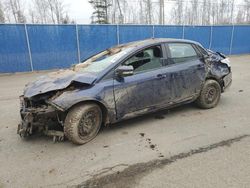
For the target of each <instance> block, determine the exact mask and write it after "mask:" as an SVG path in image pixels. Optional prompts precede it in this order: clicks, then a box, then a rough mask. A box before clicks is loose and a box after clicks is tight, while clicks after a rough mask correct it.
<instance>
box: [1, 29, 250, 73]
mask: <svg viewBox="0 0 250 188" xmlns="http://www.w3.org/2000/svg"><path fill="white" fill-rule="evenodd" d="M151 37H155V38H158V37H162V38H184V39H191V40H195V41H198V42H200V43H201V44H202V45H203V46H204V47H206V48H210V49H212V50H214V51H220V52H223V53H225V54H244V53H250V25H237V26H173V25H39V24H38V25H33V24H27V25H25V24H0V73H8V72H24V71H32V70H48V69H56V68H66V67H69V66H71V65H72V64H75V63H77V62H79V61H80V60H82V59H85V58H87V57H89V56H91V55H93V54H94V53H96V52H99V51H101V50H104V49H106V48H109V47H111V46H114V45H117V44H122V43H126V42H130V41H134V40H142V39H146V38H151Z"/></svg>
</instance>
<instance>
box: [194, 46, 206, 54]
mask: <svg viewBox="0 0 250 188" xmlns="http://www.w3.org/2000/svg"><path fill="white" fill-rule="evenodd" d="M196 47H197V48H198V50H199V51H200V52H201V54H202V55H208V53H207V51H206V50H205V49H203V48H202V47H200V46H199V45H196Z"/></svg>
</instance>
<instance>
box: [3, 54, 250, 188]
mask: <svg viewBox="0 0 250 188" xmlns="http://www.w3.org/2000/svg"><path fill="white" fill-rule="evenodd" d="M231 61H232V69H233V85H232V86H231V88H230V89H229V90H228V91H227V92H225V93H224V94H223V95H222V98H221V101H220V103H219V105H218V106H217V107H216V108H214V109H210V110H201V109H198V108H196V107H195V106H193V105H185V106H181V107H178V108H174V109H171V110H165V111H161V112H158V113H155V114H151V115H146V116H143V117H139V118H135V119H131V120H128V121H124V122H122V123H118V124H115V125H112V126H110V127H105V128H102V130H101V132H100V133H99V135H98V136H97V137H96V138H95V139H94V140H93V141H91V142H90V143H88V144H85V145H82V146H75V145H73V144H71V143H70V142H68V141H65V142H60V143H55V144H54V143H53V142H52V139H51V138H49V137H45V136H37V137H32V138H30V139H28V140H26V141H24V140H21V139H20V138H19V136H18V135H17V134H16V128H17V124H18V122H19V120H20V117H19V112H18V110H19V100H18V96H19V95H20V94H21V92H22V89H23V87H24V85H25V84H26V83H27V82H29V81H32V80H33V79H34V78H35V77H37V76H39V75H42V74H44V73H25V74H13V75H1V76H0V88H1V93H0V118H1V121H0V164H1V166H0V187H67V186H77V185H79V186H80V187H84V185H86V186H88V185H89V186H91V185H95V184H96V182H100V184H97V185H99V186H100V187H105V186H106V187H250V178H249V174H250V166H249V164H250V153H249V149H250V148H249V142H250V139H249V137H248V136H243V135H249V134H250V121H249V120H250V100H249V97H250V84H249V82H250V74H249V70H250V55H244V56H232V57H231ZM142 133H143V134H142ZM242 136H243V137H242ZM228 146H230V147H228ZM117 177H121V181H117Z"/></svg>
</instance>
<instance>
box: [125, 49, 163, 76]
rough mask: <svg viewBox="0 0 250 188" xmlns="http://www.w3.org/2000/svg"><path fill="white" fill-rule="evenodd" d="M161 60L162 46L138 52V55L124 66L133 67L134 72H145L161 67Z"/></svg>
mask: <svg viewBox="0 0 250 188" xmlns="http://www.w3.org/2000/svg"><path fill="white" fill-rule="evenodd" d="M161 58H162V50H161V46H153V47H150V48H147V49H145V50H143V51H141V52H138V53H137V54H136V55H134V56H132V57H131V58H129V59H128V60H127V61H125V63H124V65H128V66H129V65H132V66H133V68H134V72H145V71H148V70H152V69H157V68H159V67H161V66H162V64H161Z"/></svg>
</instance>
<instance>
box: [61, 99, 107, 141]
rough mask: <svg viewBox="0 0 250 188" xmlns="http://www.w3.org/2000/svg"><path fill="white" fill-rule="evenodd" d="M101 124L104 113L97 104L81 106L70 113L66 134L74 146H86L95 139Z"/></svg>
mask: <svg viewBox="0 0 250 188" xmlns="http://www.w3.org/2000/svg"><path fill="white" fill-rule="evenodd" d="M101 123H102V111H101V109H100V107H99V106H98V105H97V104H92V103H87V104H79V105H76V106H74V107H73V108H72V109H71V110H70V111H69V112H68V114H67V116H66V119H65V123H64V134H65V136H66V137H67V138H68V139H69V140H70V141H71V142H73V143H74V144H85V143H87V142H89V141H90V140H92V139H93V138H95V136H96V135H97V133H98V131H99V129H100V127H101Z"/></svg>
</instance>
